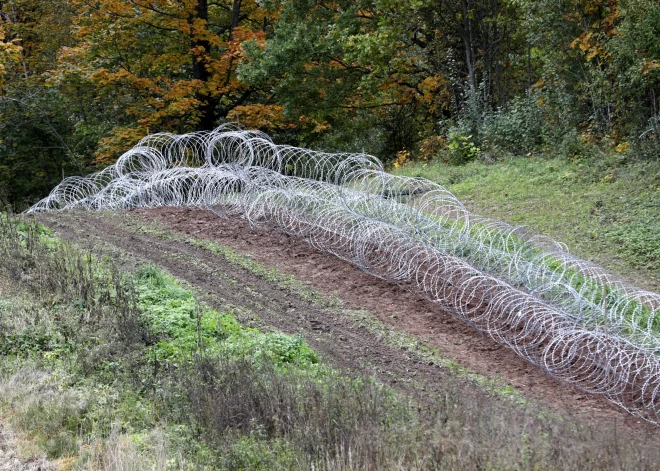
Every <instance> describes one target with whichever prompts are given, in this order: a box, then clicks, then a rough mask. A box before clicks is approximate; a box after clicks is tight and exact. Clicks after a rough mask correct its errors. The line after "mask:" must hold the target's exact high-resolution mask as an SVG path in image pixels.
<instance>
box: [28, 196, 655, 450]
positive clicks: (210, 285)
mask: <svg viewBox="0 0 660 471" xmlns="http://www.w3.org/2000/svg"><path fill="white" fill-rule="evenodd" d="M132 214H133V215H139V216H140V217H142V218H144V219H145V220H147V221H149V220H157V221H159V222H160V223H162V224H163V225H165V226H166V227H168V228H171V229H174V230H175V231H178V232H181V233H184V234H188V235H190V236H193V237H195V238H199V239H209V240H212V241H215V242H217V243H219V244H221V245H224V246H226V247H229V248H232V249H234V250H235V251H237V252H239V253H243V254H246V255H248V256H250V257H251V258H253V259H254V260H256V261H258V262H260V263H263V264H264V265H266V266H268V267H272V268H277V269H279V270H281V271H282V272H284V273H289V274H292V275H294V276H296V277H297V278H298V279H300V280H301V281H303V282H304V283H306V284H308V285H309V286H311V287H313V288H314V289H316V290H318V291H319V292H321V293H323V294H326V295H332V294H338V295H339V298H340V299H341V300H342V302H343V303H344V305H345V306H346V307H349V308H356V309H366V310H368V311H369V312H370V314H372V315H374V316H376V317H377V318H378V319H379V320H380V321H381V322H383V323H385V324H386V325H389V326H391V327H394V328H396V329H398V330H400V331H403V332H406V333H408V334H411V335H413V336H416V337H418V338H421V339H423V340H424V342H425V344H426V345H429V346H431V347H437V348H438V349H439V351H440V353H441V355H442V356H443V357H445V358H448V359H450V360H453V361H455V362H457V363H459V364H460V365H462V366H466V367H468V368H469V369H470V370H472V371H474V372H476V373H478V374H481V375H484V376H487V377H490V378H495V379H501V378H503V379H504V380H506V381H507V382H509V383H510V384H511V385H513V386H514V387H515V388H516V389H517V390H519V391H520V392H522V393H523V395H525V396H526V397H528V398H531V399H533V400H537V401H539V402H541V403H542V404H544V405H546V406H548V407H549V408H550V409H551V410H555V411H558V412H560V413H561V414H562V415H571V416H577V417H579V418H580V419H581V420H584V421H587V422H595V423H601V424H603V423H608V424H611V423H612V422H614V421H616V422H617V423H619V424H623V425H624V426H625V427H626V428H628V429H631V430H636V431H639V432H642V433H644V434H647V433H650V434H652V435H654V436H655V437H658V436H660V434H659V433H658V431H657V429H656V428H655V427H652V426H650V425H648V424H646V423H643V422H640V421H639V419H636V418H633V417H631V416H630V415H628V414H627V413H626V412H625V411H623V410H621V409H619V408H617V407H616V406H614V405H612V404H611V403H610V402H609V401H607V400H605V399H604V398H601V397H598V396H592V395H589V394H586V393H584V392H582V391H580V390H578V389H577V388H574V387H572V386H570V385H566V384H562V383H560V382H558V381H557V380H555V379H553V378H551V377H549V376H546V375H545V374H543V372H542V371H541V370H540V369H538V368H537V367H535V366H533V365H531V364H529V363H527V362H525V361H524V360H522V359H521V358H520V357H518V356H517V355H515V353H513V352H512V351H510V350H508V349H506V348H503V347H502V346H500V345H498V344H497V343H495V342H494V341H493V340H491V339H489V338H487V337H485V336H483V335H481V334H480V333H478V332H476V331H475V330H474V329H472V328H471V327H469V326H468V325H466V324H464V323H462V322H460V321H459V320H457V319H455V318H453V317H452V316H451V314H449V313H448V312H443V311H442V310H441V309H439V308H438V306H437V305H435V304H433V303H431V302H429V301H426V300H423V299H422V298H421V297H420V296H418V295H416V294H415V293H411V292H407V291H404V290H403V289H401V288H400V287H398V286H396V285H395V284H393V283H390V282H387V281H383V280H380V279H376V278H374V277H371V276H369V275H367V274H366V273H363V272H362V271H360V270H359V269H357V268H356V267H354V266H352V265H350V264H349V263H347V262H344V261H342V260H339V259H337V258H336V257H333V256H332V255H329V254H325V253H322V252H318V251H317V250H315V249H313V248H311V247H309V246H308V245H307V244H306V243H304V242H302V241H298V240H295V239H293V238H291V237H289V236H286V235H283V234H281V233H278V232H276V231H257V230H254V229H251V228H250V227H249V226H248V224H247V222H245V221H244V220H242V219H240V218H238V217H230V218H226V219H223V218H218V217H217V216H216V215H214V214H213V213H211V212H209V211H205V210H201V209H192V208H185V209H184V208H159V209H155V210H148V211H146V210H139V211H133V212H132ZM39 220H40V221H42V222H44V223H45V224H47V225H48V226H50V227H52V228H53V229H55V230H56V231H57V233H58V235H60V236H62V237H64V238H66V239H70V240H74V241H78V242H81V241H86V240H90V239H91V240H94V239H96V240H98V241H101V242H103V243H106V244H110V245H111V246H114V247H116V248H118V249H120V250H122V251H124V252H128V253H131V254H133V255H135V256H137V257H138V258H140V259H144V260H148V261H151V262H153V263H156V264H157V265H159V266H160V267H162V268H164V269H166V270H167V271H169V272H170V273H172V275H174V276H176V277H178V278H181V279H183V280H186V281H187V282H189V283H190V284H192V285H194V286H196V287H197V288H198V289H202V290H203V291H204V292H205V293H206V297H207V299H208V300H209V301H210V304H211V305H213V306H215V307H218V306H226V305H227V304H230V305H233V306H237V307H244V308H246V309H248V310H249V311H251V312H253V313H255V314H256V315H258V316H259V318H260V319H261V321H262V322H264V323H266V324H268V325H271V326H273V327H275V328H277V329H279V330H282V331H284V332H287V333H292V334H300V335H303V336H304V337H305V339H306V340H307V341H308V343H309V344H310V345H311V346H312V347H313V348H315V349H316V350H318V351H319V352H321V354H322V355H323V356H324V358H325V359H326V360H328V361H329V363H330V364H332V365H333V366H336V367H340V368H349V369H352V370H356V371H359V372H362V373H368V374H374V375H375V376H376V377H378V378H379V379H380V380H381V381H383V382H386V383H390V384H394V385H395V386H396V387H397V389H403V390H410V389H415V390H416V391H417V393H418V392H419V391H418V390H417V389H416V388H413V387H412V386H411V385H410V384H409V382H411V381H414V382H416V383H418V385H419V384H423V387H424V390H425V391H426V392H425V393H424V394H425V395H426V396H427V398H428V400H430V401H433V400H434V395H433V391H434V390H443V391H445V390H446V387H445V386H442V385H443V384H445V383H446V380H447V375H451V374H452V373H450V372H448V371H446V370H445V369H443V368H438V367H437V366H435V365H429V364H426V363H425V362H421V361H419V359H418V358H416V356H415V355H414V354H411V353H408V352H405V351H401V350H397V349H394V348H392V347H390V346H388V345H386V344H385V342H384V341H381V340H379V339H377V338H376V337H375V336H374V335H373V334H372V333H370V332H369V331H368V330H367V329H366V328H364V327H359V326H356V325H355V324H354V323H353V322H351V321H350V320H348V319H345V318H342V316H341V314H340V313H339V312H334V311H333V310H328V309H322V308H320V307H319V306H317V305H314V304H312V303H310V302H309V301H306V300H303V299H301V298H300V297H299V296H297V295H295V294H292V293H290V292H288V291H286V290H284V289H283V288H280V287H278V286H277V285H275V284H273V283H271V282H268V281H266V280H264V279H263V278H261V277H259V276H258V275H256V274H255V273H252V272H250V271H248V270H245V269H242V268H240V267H238V266H236V265H234V264H232V263H230V262H229V261H227V260H226V259H225V258H224V257H223V256H221V255H214V254H212V253H210V252H209V251H207V250H204V249H202V248H199V247H196V246H193V245H191V244H187V243H185V242H182V241H177V240H175V239H165V238H161V237H158V236H155V235H150V234H145V233H141V232H138V231H137V226H136V225H135V223H134V218H133V220H131V219H127V218H123V220H122V216H121V215H120V214H113V215H112V216H111V217H108V214H104V213H89V212H67V213H55V214H48V215H41V216H39ZM452 381H454V382H455V381H456V380H455V379H453V378H452ZM464 382H465V384H464V386H465V388H466V389H465V393H466V394H468V393H469V392H468V391H469V390H470V389H472V390H473V389H474V388H475V387H477V386H475V385H474V384H471V383H470V382H469V381H464ZM441 386H442V387H441Z"/></svg>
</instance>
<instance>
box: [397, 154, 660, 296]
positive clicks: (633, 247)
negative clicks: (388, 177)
mask: <svg viewBox="0 0 660 471" xmlns="http://www.w3.org/2000/svg"><path fill="white" fill-rule="evenodd" d="M393 173H395V174H398V175H407V176H423V177H425V178H428V179H430V180H433V181H436V182H438V183H440V184H441V185H443V186H445V187H446V188H447V189H449V190H450V191H451V192H452V193H454V194H455V195H456V196H457V197H458V199H459V200H461V201H462V202H464V203H465V204H466V205H467V206H468V208H470V209H471V210H473V211H474V212H476V213H477V214H479V215H482V216H487V217H491V218H493V219H496V220H502V221H505V222H508V223H510V224H513V225H524V226H528V227H529V228H530V229H531V230H532V231H533V232H540V233H543V234H545V235H548V236H551V237H553V238H555V239H556V240H559V241H561V242H564V243H566V244H567V245H568V247H569V249H570V250H571V252H574V253H575V254H576V255H578V256H579V257H581V258H584V259H587V260H590V261H593V262H596V263H598V264H599V265H602V266H603V267H605V268H607V269H609V270H610V271H612V272H614V273H616V274H619V275H620V276H623V277H624V278H626V279H629V280H630V281H631V282H633V283H634V284H637V285H639V286H641V287H643V288H646V289H651V290H652V291H658V290H660V276H659V275H658V273H660V238H659V237H658V234H659V233H660V218H659V215H660V212H659V209H658V208H660V162H658V161H630V162H626V161H625V157H623V156H621V155H611V156H608V157H607V158H586V157H585V158H581V159H574V160H572V161H571V160H568V159H565V158H563V157H558V158H552V157H546V158H544V157H542V156H529V157H524V156H521V157H510V158H508V159H503V160H499V161H496V162H491V163H487V162H484V161H473V162H470V163H468V164H466V165H463V166H452V165H447V164H444V163H442V162H440V161H432V162H427V163H423V162H420V163H412V164H409V165H405V166H402V167H399V168H396V169H393Z"/></svg>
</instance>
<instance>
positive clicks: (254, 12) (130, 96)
mask: <svg viewBox="0 0 660 471" xmlns="http://www.w3.org/2000/svg"><path fill="white" fill-rule="evenodd" d="M70 3H71V4H72V6H73V8H74V9H75V10H76V18H75V20H74V24H75V30H76V37H77V39H78V44H77V45H76V46H75V47H72V48H66V49H64V50H62V51H61V53H60V60H61V61H62V63H63V66H62V67H60V77H59V80H60V81H61V82H62V81H65V80H67V79H68V77H69V76H70V74H76V75H78V76H83V77H85V79H86V80H88V81H89V82H90V83H91V84H92V85H93V86H94V87H95V89H96V90H97V93H98V94H99V95H101V96H105V97H112V100H113V102H114V103H115V108H116V109H117V111H118V113H117V114H116V115H115V116H116V126H115V127H114V129H113V131H112V133H111V135H110V136H108V137H106V138H105V139H104V140H103V141H102V143H101V146H100V148H99V151H98V155H97V157H98V160H99V161H107V160H108V159H111V158H113V157H114V156H116V152H117V151H118V149H121V148H125V146H126V145H128V143H131V142H134V141H135V140H136V139H137V138H139V137H140V136H142V135H144V134H146V133H148V132H157V131H172V132H185V131H190V130H195V129H196V130H203V129H212V128H213V127H215V126H217V124H218V120H219V119H221V118H224V117H226V116H227V113H229V111H231V110H232V109H233V108H235V107H236V106H240V105H243V104H245V103H246V101H247V100H248V99H249V98H250V96H251V95H253V94H254V92H255V89H254V88H251V87H249V86H246V85H245V84H243V83H242V82H239V81H238V80H237V77H236V73H235V71H236V68H237V66H238V65H239V64H240V62H241V61H242V50H241V44H242V43H243V42H244V41H246V40H256V41H262V40H263V38H264V29H266V28H269V27H270V25H271V24H272V21H273V20H272V18H270V17H269V16H268V15H267V14H266V11H265V10H264V9H262V8H261V7H259V5H258V4H257V2H256V1H255V0H229V1H215V2H209V1H207V0H102V1H97V2H89V1H87V0H71V2H70Z"/></svg>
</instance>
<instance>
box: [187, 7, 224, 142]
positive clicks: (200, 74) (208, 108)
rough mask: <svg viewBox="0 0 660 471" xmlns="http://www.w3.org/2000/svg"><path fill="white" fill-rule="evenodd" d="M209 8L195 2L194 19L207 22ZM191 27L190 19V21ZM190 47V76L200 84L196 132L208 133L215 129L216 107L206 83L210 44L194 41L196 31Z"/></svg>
mask: <svg viewBox="0 0 660 471" xmlns="http://www.w3.org/2000/svg"><path fill="white" fill-rule="evenodd" d="M208 17H209V8H208V3H207V0H197V5H196V6H195V18H197V19H200V20H204V21H208ZM190 23H191V25H192V23H193V22H192V18H191V21H190ZM192 34H193V38H194V39H193V41H192V47H193V49H194V51H195V53H194V54H193V56H192V74H193V78H194V79H196V80H199V81H200V82H201V83H202V84H201V85H200V87H199V88H198V90H197V93H196V97H197V99H198V100H199V101H200V103H201V104H200V106H199V114H200V116H199V123H198V124H197V130H198V131H209V130H211V129H213V128H215V120H216V115H215V108H216V106H217V105H218V99H217V98H215V97H213V96H212V93H211V91H210V90H209V89H208V81H209V78H210V76H211V74H210V73H209V71H208V69H207V62H208V57H209V56H210V55H211V44H210V43H209V41H208V40H205V39H196V37H198V36H199V32H198V31H193V33H192Z"/></svg>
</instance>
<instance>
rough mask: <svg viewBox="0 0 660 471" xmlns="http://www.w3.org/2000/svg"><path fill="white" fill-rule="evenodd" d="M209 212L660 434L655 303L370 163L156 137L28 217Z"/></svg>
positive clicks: (249, 138) (426, 185)
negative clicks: (384, 283) (291, 239)
mask: <svg viewBox="0 0 660 471" xmlns="http://www.w3.org/2000/svg"><path fill="white" fill-rule="evenodd" d="M159 206H200V207H205V208H208V209H210V210H212V211H213V212H215V213H216V214H218V215H219V216H225V215H227V214H240V215H242V216H243V217H244V218H246V219H247V221H249V223H250V224H251V225H253V226H271V227H275V228H277V229H279V230H280V231H283V232H285V233H288V234H291V235H293V236H295V237H298V238H300V239H302V240H305V241H306V242H307V243H309V244H310V245H311V246H313V247H315V248H317V249H319V250H321V251H324V252H328V253H331V254H334V255H335V256H337V257H339V258H341V259H343V260H346V261H348V262H350V263H352V264H354V265H356V266H358V267H359V268H360V269H362V270H364V271H365V272H367V273H370V274H372V275H374V276H377V277H379V278H382V279H385V280H390V281H393V282H396V283H399V284H400V285H402V286H404V287H406V288H408V289H412V290H416V291H418V292H420V293H422V294H423V295H424V296H426V297H427V298H428V299H430V300H431V301H433V302H435V303H438V304H440V305H442V306H443V307H444V308H445V309H449V310H450V311H451V312H453V314H454V315H455V316H456V317H458V318H460V319H462V320H463V321H465V322H467V323H468V324H470V325H472V326H473V327H474V328H475V329H477V330H479V331H481V332H483V333H485V334H487V335H488V336H490V337H491V338H493V339H494V340H495V341H497V342H499V343H500V344H503V345H506V346H508V347H509V348H511V349H513V350H514V351H515V352H516V353H517V354H518V355H520V356H521V357H522V358H524V359H526V360H527V361H529V362H531V363H533V364H535V365H537V366H539V367H540V368H541V369H543V371H545V372H546V373H547V374H549V375H552V376H553V377H555V378H558V379H560V380H562V381H565V382H568V383H572V384H574V385H576V386H577V387H579V388H581V389H583V390H585V391H588V392H591V393H597V394H602V395H604V396H605V397H607V398H608V399H609V400H611V401H612V402H614V403H616V404H618V405H619V406H621V407H623V408H624V409H626V410H627V411H629V412H630V413H631V414H634V415H636V416H638V417H641V418H643V419H645V420H647V421H649V422H652V423H654V424H660V362H659V358H660V357H659V355H660V295H658V294H656V293H651V292H648V291H645V290H642V289H639V288H635V287H633V286H631V285H629V284H627V283H625V282H623V281H621V280H619V279H617V278H616V277H614V276H612V275H610V274H609V273H607V272H606V271H605V270H603V269H602V268H600V267H598V266H596V265H594V264H591V263H589V262H586V261H583V260H580V259H578V258H576V257H573V256H572V255H570V254H569V253H568V252H567V250H566V248H565V247H564V246H563V245H561V244H559V243H557V242H555V241H553V240H551V239H548V238H544V237H539V236H534V235H530V234H528V233H527V232H526V231H525V230H524V229H523V228H520V227H513V226H510V225H507V224H505V223H502V222H497V221H493V220H490V219H486V218H483V217H480V216H477V215H474V214H472V213H470V212H469V211H468V210H466V209H465V207H464V206H463V205H462V204H461V203H460V201H458V200H457V199H456V198H455V197H454V196H453V195H452V194H451V193H450V192H449V191H447V190H446V189H445V188H443V187H441V186H440V185H438V184H436V183H434V182H431V181H429V180H426V179H423V178H408V177H398V176H394V175H390V174H388V173H386V172H385V171H384V170H383V166H382V164H381V162H380V161H379V160H378V159H377V158H375V157H373V156H369V155H365V154H330V153H323V152H317V151H313V150H309V149H302V148H297V147H290V146H279V145H276V144H274V143H273V142H272V141H271V140H270V138H269V137H268V136H267V135H266V134H264V133H261V132H258V131H248V130H244V129H241V128H240V127H239V126H237V125H234V124H231V125H225V126H222V127H220V128H218V129H216V130H214V131H212V132H196V133H191V134H186V135H180V136H179V135H172V134H155V135H151V136H147V137H145V138H144V139H142V140H141V141H140V142H139V143H138V144H137V145H136V146H135V147H134V148H133V149H131V150H129V151H128V152H126V153H125V154H123V155H122V156H121V157H120V158H119V159H118V160H117V162H116V163H115V164H114V165H111V166H109V167H108V168H106V169H105V170H103V171H101V172H99V173H96V174H93V175H90V176H87V177H70V178H67V179H65V180H64V181H62V183H60V184H59V185H58V186H57V187H56V188H55V189H53V191H52V192H51V193H50V195H49V196H47V197H46V198H44V199H43V200H41V201H40V202H39V203H37V204H36V205H34V206H33V207H32V208H30V209H29V210H28V213H36V212H42V211H54V210H67V209H74V208H85V209H93V210H98V209H128V208H137V207H139V208H153V207H159Z"/></svg>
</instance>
